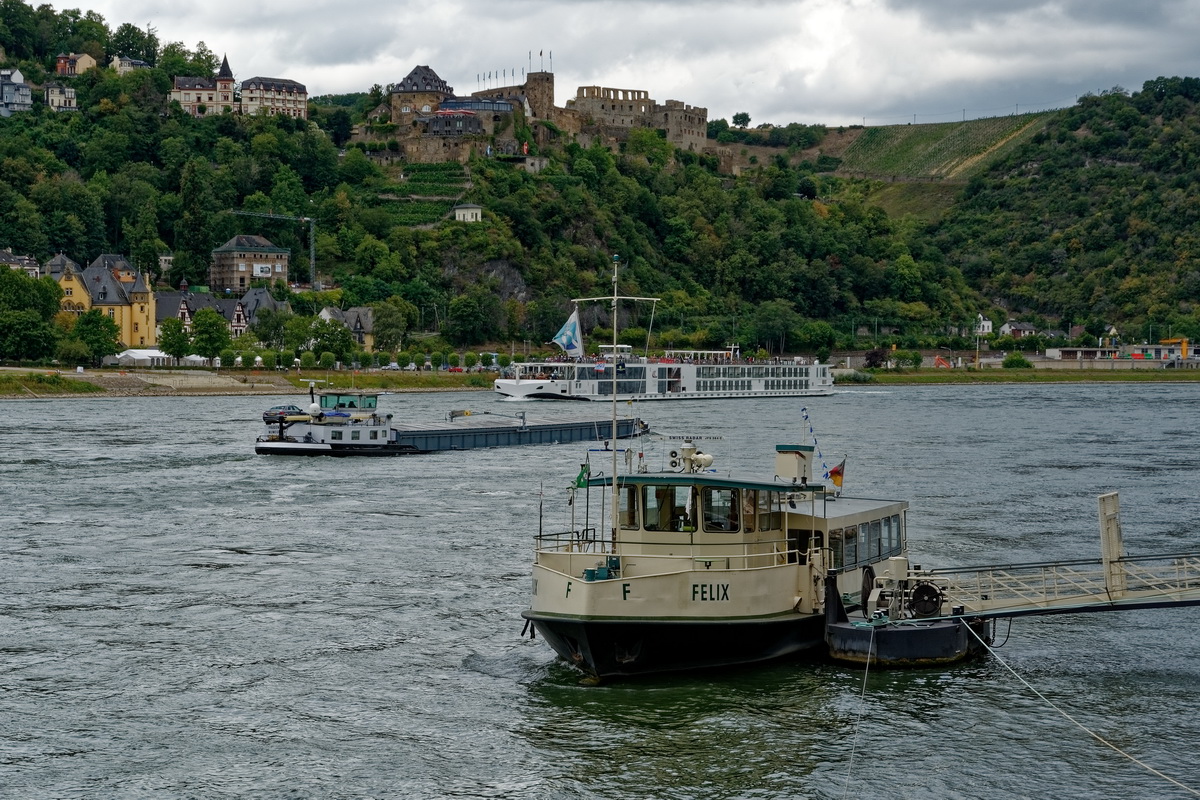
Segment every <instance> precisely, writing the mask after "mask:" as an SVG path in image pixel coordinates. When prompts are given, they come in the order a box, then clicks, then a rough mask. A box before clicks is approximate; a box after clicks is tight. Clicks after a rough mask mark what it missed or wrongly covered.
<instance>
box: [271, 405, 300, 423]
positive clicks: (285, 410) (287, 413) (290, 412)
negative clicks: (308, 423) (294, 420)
mask: <svg viewBox="0 0 1200 800" xmlns="http://www.w3.org/2000/svg"><path fill="white" fill-rule="evenodd" d="M303 413H304V409H302V408H300V406H271V407H270V408H268V409H267V410H266V411H264V412H263V422H265V423H267V424H270V423H272V422H279V420H280V419H282V418H283V417H292V416H296V415H297V414H303Z"/></svg>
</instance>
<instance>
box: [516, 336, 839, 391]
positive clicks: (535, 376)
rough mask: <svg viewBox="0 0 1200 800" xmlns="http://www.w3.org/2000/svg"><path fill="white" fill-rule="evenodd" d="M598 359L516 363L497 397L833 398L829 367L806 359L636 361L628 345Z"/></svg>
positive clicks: (731, 353)
mask: <svg viewBox="0 0 1200 800" xmlns="http://www.w3.org/2000/svg"><path fill="white" fill-rule="evenodd" d="M600 350H601V355H600V357H599V358H595V359H590V360H589V359H587V358H581V359H574V360H564V361H550V362H517V363H514V364H512V365H510V366H509V368H508V370H509V372H508V374H506V376H505V377H501V378H498V379H497V380H496V381H495V383H494V388H495V390H496V391H497V392H498V393H500V394H502V395H504V396H505V397H507V398H511V399H514V400H612V399H613V389H614V381H613V370H615V371H616V382H615V389H616V394H617V399H618V400H687V399H692V400H711V399H717V398H732V397H811V396H817V395H827V394H832V393H833V374H832V373H831V372H830V368H829V365H828V364H822V363H820V362H813V363H807V362H806V361H804V360H801V359H791V360H783V359H772V360H747V359H743V358H741V357H740V353H739V351H738V349H737V348H736V347H728V348H726V349H724V350H668V351H666V352H665V353H664V354H663V356H662V357H645V356H636V355H634V353H633V348H632V347H631V346H629V345H616V346H615V347H614V346H613V345H601V346H600Z"/></svg>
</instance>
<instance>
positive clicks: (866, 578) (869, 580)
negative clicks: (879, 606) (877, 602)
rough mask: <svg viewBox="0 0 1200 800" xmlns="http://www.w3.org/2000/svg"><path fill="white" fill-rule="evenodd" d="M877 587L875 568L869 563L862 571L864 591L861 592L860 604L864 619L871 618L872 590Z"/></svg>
mask: <svg viewBox="0 0 1200 800" xmlns="http://www.w3.org/2000/svg"><path fill="white" fill-rule="evenodd" d="M874 588H875V570H874V569H873V568H872V567H871V566H870V565H869V564H868V565H867V566H865V567H863V571H862V591H861V594H859V600H858V602H859V605H860V606H862V614H863V618H864V619H870V618H871V609H870V608H868V604H869V603H870V602H871V591H872V590H873V589H874Z"/></svg>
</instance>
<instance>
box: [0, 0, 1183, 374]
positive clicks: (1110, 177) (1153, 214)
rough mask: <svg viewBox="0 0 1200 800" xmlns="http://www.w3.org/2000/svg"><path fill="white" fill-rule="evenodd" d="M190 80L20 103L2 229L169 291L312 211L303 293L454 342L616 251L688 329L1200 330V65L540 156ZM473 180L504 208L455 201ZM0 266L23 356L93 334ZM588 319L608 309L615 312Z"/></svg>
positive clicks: (296, 227)
mask: <svg viewBox="0 0 1200 800" xmlns="http://www.w3.org/2000/svg"><path fill="white" fill-rule="evenodd" d="M47 8H48V7H47ZM51 11H52V10H51ZM47 13H51V12H47ZM43 49H45V48H43ZM53 52H54V50H53V49H45V53H47V54H50V53H53ZM35 55H36V53H35ZM44 57H45V58H50V57H51V56H50V55H45V56H44ZM22 63H24V62H22ZM170 82H171V76H170V74H169V73H168V72H167V71H166V70H165V69H163V68H160V67H155V68H152V69H145V70H138V71H135V72H132V73H130V74H128V75H125V76H118V75H116V74H115V73H114V72H113V71H111V70H92V71H89V72H88V73H86V74H84V75H81V76H78V77H76V78H74V79H72V85H73V87H74V88H75V89H76V93H77V98H78V104H79V107H80V111H78V112H77V113H73V114H56V113H54V112H53V111H51V110H49V109H47V108H46V107H45V106H44V105H41V104H37V105H35V107H34V109H33V110H32V111H28V112H24V113H19V114H14V115H13V116H11V117H7V118H0V248H11V249H12V251H13V252H14V253H15V254H19V255H29V256H33V257H35V258H36V259H38V260H39V261H41V262H43V263H44V262H45V261H46V260H48V259H49V258H50V257H51V256H54V255H55V254H59V253H61V254H63V255H65V256H67V257H69V258H71V259H73V260H74V261H76V262H78V263H80V264H88V263H90V262H91V261H92V260H94V259H95V258H96V257H97V256H99V255H100V254H102V253H121V254H125V255H127V256H128V257H129V259H130V261H131V262H132V263H133V264H134V265H136V266H137V267H138V268H139V269H140V270H144V271H145V272H146V273H148V274H150V275H151V277H152V279H153V280H155V281H157V283H158V286H159V287H160V288H165V287H167V286H171V287H177V286H179V285H180V284H181V283H182V282H183V281H187V283H188V285H189V286H192V287H195V286H200V285H203V284H204V283H205V281H206V277H207V268H208V264H209V262H210V259H211V253H212V250H213V249H214V248H216V247H218V246H220V245H222V244H223V243H225V242H226V241H228V240H229V239H230V238H231V237H232V236H234V235H236V234H243V233H254V234H259V235H262V236H264V237H266V238H268V239H269V240H270V241H271V242H272V243H274V244H276V245H278V246H280V247H282V248H287V249H290V250H291V251H292V253H293V254H298V253H303V252H306V251H307V249H308V248H307V245H308V242H307V238H306V237H307V234H308V232H309V230H310V228H309V227H308V226H307V224H303V225H300V224H297V222H296V219H297V218H304V220H305V221H307V220H309V219H312V220H315V225H314V226H313V227H312V228H311V230H314V231H315V237H314V239H315V255H316V272H317V274H316V275H315V276H309V275H308V274H307V271H308V267H307V260H306V259H302V258H295V257H293V260H292V270H293V272H292V273H291V277H292V280H293V281H296V282H300V283H304V282H306V281H307V280H309V279H310V278H317V279H319V281H320V283H321V284H322V285H324V286H327V287H329V286H332V287H334V288H332V289H328V290H326V291H320V292H318V291H307V290H299V291H295V290H293V289H290V288H287V287H277V288H276V290H275V291H276V292H277V293H278V295H279V296H280V298H281V299H282V298H284V297H286V298H287V299H289V300H290V301H291V304H292V307H293V309H294V310H295V311H296V312H297V313H298V314H299V315H301V316H304V317H308V316H311V315H314V314H316V312H318V311H319V310H320V309H321V308H323V307H325V306H328V305H335V306H340V307H343V308H346V307H350V306H360V305H366V304H374V305H375V306H376V309H377V311H379V312H380V318H381V319H386V320H387V321H388V322H387V326H390V327H388V330H389V335H390V336H391V337H392V339H393V340H395V339H397V338H402V339H404V338H408V339H411V337H412V336H413V334H414V333H418V332H419V333H425V332H430V333H431V332H433V331H435V330H436V331H437V332H438V333H439V334H440V335H441V336H443V337H444V338H445V339H446V340H447V341H448V342H450V343H452V344H454V345H458V346H463V345H473V344H482V343H485V342H491V343H496V342H513V341H517V342H519V341H525V340H528V341H530V342H545V341H547V340H548V339H549V338H550V337H551V336H552V335H553V333H554V331H555V330H557V328H558V326H559V325H561V323H562V320H563V319H564V318H565V317H566V315H567V314H568V313H569V310H570V302H569V299H570V298H572V297H580V296H586V295H590V294H594V293H596V291H597V290H598V289H599V290H605V288H604V287H607V286H608V285H609V279H610V278H609V275H610V271H611V266H612V263H613V259H614V256H615V257H617V258H618V260H619V262H620V264H621V265H622V273H621V286H620V288H621V289H622V291H625V292H628V293H632V294H640V295H654V296H657V297H661V298H662V302H660V303H659V304H658V306H657V307H656V309H655V311H654V314H655V317H654V319H653V325H654V330H655V332H656V334H658V335H659V337H660V341H671V342H673V343H674V344H676V345H677V346H678V345H681V344H684V343H686V344H691V345H694V346H697V347H709V346H714V345H722V344H725V343H728V342H731V341H736V342H738V343H740V344H741V345H742V346H743V347H744V348H745V349H747V350H750V349H756V348H759V347H761V348H763V349H765V350H768V351H770V352H778V351H780V350H781V349H782V350H787V351H796V350H802V351H818V352H819V351H821V350H824V349H828V348H831V347H834V346H838V347H844V348H866V347H870V346H873V345H877V344H884V345H896V346H897V347H903V348H906V349H916V348H922V347H923V348H930V347H938V346H943V345H944V346H950V347H954V348H960V349H961V348H962V347H963V346H965V344H966V343H967V340H966V339H964V337H963V334H964V333H968V334H969V331H970V328H971V325H972V323H973V321H974V320H975V318H976V315H977V314H980V313H982V314H986V315H988V316H989V317H990V318H991V319H992V320H993V322H994V323H996V324H997V325H999V324H1001V323H1003V322H1004V321H1005V320H1007V319H1009V318H1010V317H1012V316H1020V317H1021V318H1022V319H1024V320H1025V321H1029V322H1032V323H1034V324H1035V325H1036V326H1037V327H1039V328H1042V329H1044V328H1046V327H1058V328H1063V329H1066V328H1068V327H1069V326H1070V325H1071V324H1080V325H1086V326H1087V328H1088V331H1089V334H1088V335H1089V336H1091V337H1094V336H1095V335H1097V334H1098V333H1100V332H1103V330H1104V329H1105V327H1106V326H1107V325H1110V324H1112V325H1117V326H1118V328H1119V329H1122V330H1128V331H1136V332H1137V335H1138V337H1139V338H1149V336H1150V327H1151V326H1153V328H1154V329H1155V330H1156V331H1158V332H1160V333H1161V332H1162V331H1163V330H1164V329H1165V330H1168V331H1172V332H1174V334H1175V335H1187V336H1191V337H1193V338H1196V337H1197V335H1198V334H1200V321H1198V319H1197V315H1196V309H1197V302H1198V300H1200V260H1198V259H1200V256H1198V255H1197V254H1198V253H1200V242H1198V241H1197V238H1198V237H1200V233H1198V232H1200V206H1197V205H1196V204H1195V203H1194V201H1193V199H1194V198H1195V197H1196V196H1200V173H1198V171H1197V158H1196V156H1195V153H1196V152H1200V148H1198V147H1197V145H1198V144H1200V109H1198V106H1197V101H1198V100H1200V81H1198V80H1197V79H1193V78H1182V79H1180V78H1170V79H1168V78H1160V79H1157V80H1155V81H1150V82H1147V84H1146V85H1145V86H1144V87H1143V89H1142V91H1140V92H1137V93H1134V94H1132V95H1129V94H1126V93H1125V92H1123V91H1114V92H1111V93H1106V94H1104V95H1101V96H1097V97H1091V96H1089V97H1085V98H1083V99H1081V100H1080V102H1079V103H1078V104H1077V105H1076V106H1074V107H1072V108H1070V109H1066V110H1063V111H1059V112H1053V113H1046V114H1035V115H1023V116H1013V117H1002V118H995V119H991V120H974V121H971V122H963V123H944V124H939V125H912V126H908V125H903V126H891V127H887V128H866V129H861V128H847V129H837V130H825V129H824V127H823V126H801V125H789V126H786V127H784V128H780V129H771V130H765V131H759V130H738V131H733V130H728V129H727V130H725V131H723V132H721V133H719V134H718V140H717V141H716V142H714V143H713V146H712V148H711V149H706V150H705V151H704V152H700V153H696V152H691V151H682V150H678V149H676V148H675V147H674V146H673V145H671V144H670V143H668V142H667V141H665V140H664V139H663V138H662V137H661V136H660V135H659V134H658V132H655V131H652V130H648V129H633V130H631V131H630V133H629V136H628V140H627V141H625V142H623V143H622V144H621V146H620V147H619V148H617V149H615V150H614V151H610V150H608V149H606V148H605V147H603V146H600V145H599V144H597V145H594V146H591V147H588V148H584V147H581V146H580V145H579V144H577V143H574V142H567V143H565V144H562V145H561V146H547V147H546V148H544V149H538V148H535V152H534V153H533V154H534V155H536V156H538V158H539V162H538V163H539V166H540V167H542V168H541V170H540V171H539V172H537V173H532V172H528V171H526V170H525V169H524V167H525V166H526V165H525V164H523V163H515V162H513V161H508V160H503V159H492V158H478V159H474V160H472V161H470V162H469V163H467V164H458V163H449V164H435V165H413V164H405V163H403V161H402V159H401V156H400V155H399V152H400V151H399V150H395V149H392V150H386V149H385V150H384V151H380V150H373V151H366V149H365V148H358V147H349V148H347V149H345V150H344V151H341V150H339V148H338V147H337V146H336V145H335V144H334V136H333V134H332V132H331V131H332V127H329V128H321V127H319V126H320V125H329V126H332V125H333V124H334V123H335V120H334V117H335V116H336V115H335V114H334V113H330V114H321V115H319V116H318V123H317V125H314V124H311V123H309V122H306V121H304V120H300V119H293V118H290V117H286V116H278V117H268V116H239V115H234V114H222V115H217V116H208V117H204V118H194V117H191V116H189V115H188V114H186V113H183V112H182V111H181V110H180V109H179V108H178V107H177V106H176V107H172V106H171V105H170V104H169V103H168V102H167V100H166V90H167V88H169V86H170ZM344 118H345V114H343V115H342V120H341V121H342V122H344V121H345V119H344ZM773 137H774V139H775V140H778V142H781V143H782V144H781V145H780V146H777V147H775V146H770V147H769V146H763V145H767V144H773V143H775V142H774V141H773ZM788 137H791V138H790V139H789V138H788ZM483 141H484V140H482V139H481V140H480V142H481V143H482V142H483ZM752 141H753V142H754V143H755V144H751V142H752ZM718 142H719V143H718ZM481 149H485V148H481ZM731 173H733V174H731ZM460 202H469V203H476V204H478V205H480V206H481V207H482V208H483V209H484V211H483V220H482V222H481V223H478V224H467V223H461V222H455V221H453V220H452V218H451V217H452V215H451V214H450V210H451V208H452V206H453V205H454V204H456V203H460ZM231 211H238V212H247V213H248V214H249V215H272V214H273V215H276V217H277V218H271V217H268V216H242V215H235V214H232V213H230V212H231ZM164 253H169V254H171V255H172V256H173V262H171V266H170V269H169V271H167V272H166V273H162V272H161V271H160V261H159V257H160V255H162V254H164ZM5 272H8V271H5ZM3 278H4V281H3V283H4V285H0V356H2V355H3V354H4V353H5V352H15V351H16V350H17V349H21V348H24V351H26V352H28V351H31V350H38V351H39V352H43V353H44V352H46V351H47V350H52V349H53V347H54V345H55V343H56V342H57V341H58V340H59V339H61V338H62V337H64V336H69V335H70V333H71V331H70V325H69V323H70V320H66V321H63V320H60V321H59V322H58V323H55V322H54V321H53V320H52V318H53V316H54V311H55V310H57V308H58V304H57V300H55V299H54V298H53V297H50V296H49V294H48V293H52V292H53V291H60V290H58V288H57V286H51V287H48V288H47V287H42V288H38V289H36V290H35V289H34V288H31V287H25V286H16V285H15V282H14V281H13V280H12V279H11V277H10V276H9V275H7V274H5V275H3ZM314 282H315V281H314ZM9 284H14V285H9ZM30 298H33V299H30ZM634 313H636V314H637V315H638V316H636V317H635V318H632V319H629V320H623V327H632V328H634V329H635V330H632V331H630V332H629V336H630V337H631V338H634V339H635V340H640V338H641V337H642V334H641V333H639V332H638V331H637V330H636V328H638V327H649V326H650V324H651V319H650V317H649V312H646V313H643V312H642V311H641V310H639V311H637V312H634ZM589 314H590V315H591V316H590V317H589V318H588V319H587V320H586V321H585V322H586V326H587V327H589V328H591V327H593V326H601V327H602V326H607V325H610V324H611V322H612V321H611V320H610V319H608V318H607V315H606V312H605V311H604V309H603V308H599V309H596V308H593V309H591V310H590V311H589ZM6 315H7V316H6ZM31 315H32V316H31ZM35 317H36V318H40V322H39V323H37V324H36V325H35V324H34V318H35ZM55 325H57V327H55ZM387 326H385V327H387ZM297 341H300V342H304V341H307V340H304V339H303V338H297ZM1039 344H1040V345H1041V346H1044V343H1040V342H1036V341H1035V342H1034V345H1033V346H1038V345H1039Z"/></svg>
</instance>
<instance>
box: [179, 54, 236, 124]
mask: <svg viewBox="0 0 1200 800" xmlns="http://www.w3.org/2000/svg"><path fill="white" fill-rule="evenodd" d="M233 83H234V81H233V70H231V69H230V68H229V58H228V56H223V57H222V58H221V69H220V70H219V71H218V72H217V76H216V77H215V78H213V77H203V76H199V77H197V76H191V75H177V76H176V77H175V82H174V85H173V86H172V88H171V99H172V100H174V101H175V102H177V103H179V107H180V108H182V109H183V111H184V113H185V114H190V115H191V116H193V117H207V116H210V115H213V114H223V113H225V112H226V111H236V110H237V106H236V105H235V99H234V95H233Z"/></svg>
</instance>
